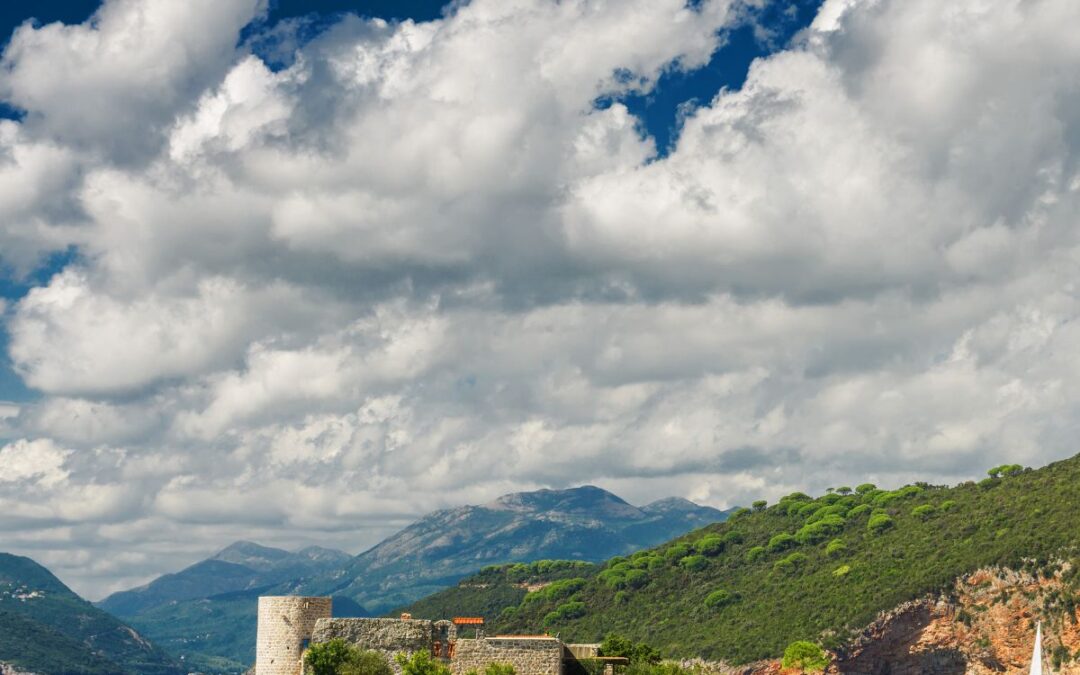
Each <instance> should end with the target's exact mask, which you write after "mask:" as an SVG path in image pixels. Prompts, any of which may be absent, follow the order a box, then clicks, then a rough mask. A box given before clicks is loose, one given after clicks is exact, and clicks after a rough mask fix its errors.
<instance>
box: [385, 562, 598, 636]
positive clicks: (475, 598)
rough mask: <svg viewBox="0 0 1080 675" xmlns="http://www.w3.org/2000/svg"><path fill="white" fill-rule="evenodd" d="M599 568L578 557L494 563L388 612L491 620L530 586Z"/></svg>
mask: <svg viewBox="0 0 1080 675" xmlns="http://www.w3.org/2000/svg"><path fill="white" fill-rule="evenodd" d="M597 569H598V567H597V566H596V565H594V564H592V563H587V562H582V561H580V560H538V561H536V562H532V563H514V564H509V565H493V566H491V567H487V568H485V569H483V570H481V571H480V572H479V573H478V574H475V575H473V576H471V577H469V578H468V579H466V580H464V581H462V582H461V583H460V584H458V585H457V586H454V587H452V588H447V589H446V590H444V591H440V592H438V593H435V594H434V595H429V596H428V597H426V598H424V599H423V600H420V601H418V602H415V603H413V604H411V605H409V606H408V607H405V608H402V609H401V610H397V611H394V612H391V613H390V616H396V615H397V614H398V613H399V612H401V611H406V612H409V613H410V614H412V615H413V617H415V618H417V619H447V618H452V617H455V616H482V617H484V620H485V621H486V622H488V623H491V622H492V621H494V620H495V619H496V618H498V616H499V615H500V614H501V613H502V612H503V610H505V609H506V608H507V607H516V606H518V605H519V604H521V602H522V601H523V600H524V599H525V597H526V596H527V595H529V590H528V589H529V588H530V587H536V586H539V585H549V584H550V585H554V584H555V583H556V582H565V581H567V580H577V579H582V578H583V577H585V576H591V575H592V574H595V572H596V570H597Z"/></svg>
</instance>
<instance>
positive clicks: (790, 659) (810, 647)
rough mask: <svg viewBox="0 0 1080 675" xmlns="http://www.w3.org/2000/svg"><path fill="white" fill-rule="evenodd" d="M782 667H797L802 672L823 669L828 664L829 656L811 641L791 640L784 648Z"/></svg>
mask: <svg viewBox="0 0 1080 675" xmlns="http://www.w3.org/2000/svg"><path fill="white" fill-rule="evenodd" d="M782 665H783V667H784V668H798V669H799V670H802V671H804V672H807V671H809V672H815V671H819V670H825V668H826V667H827V666H828V665H829V657H828V655H827V654H826V653H825V650H824V649H822V648H821V647H819V646H817V645H816V644H814V643H813V642H806V641H803V640H799V641H798V642H792V643H791V644H790V645H788V646H787V649H785V650H784V661H783V663H782Z"/></svg>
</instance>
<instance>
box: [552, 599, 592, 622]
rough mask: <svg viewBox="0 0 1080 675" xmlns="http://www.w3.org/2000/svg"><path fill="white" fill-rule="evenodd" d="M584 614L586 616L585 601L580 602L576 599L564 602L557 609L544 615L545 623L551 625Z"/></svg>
mask: <svg viewBox="0 0 1080 675" xmlns="http://www.w3.org/2000/svg"><path fill="white" fill-rule="evenodd" d="M582 616H585V603H584V602H578V601H576V600H573V601H570V602H564V603H563V604H561V605H559V606H558V607H556V608H555V611H553V612H548V613H547V615H546V616H544V625H545V626H550V625H551V624H553V623H558V622H560V621H568V620H570V619H576V618H578V617H582Z"/></svg>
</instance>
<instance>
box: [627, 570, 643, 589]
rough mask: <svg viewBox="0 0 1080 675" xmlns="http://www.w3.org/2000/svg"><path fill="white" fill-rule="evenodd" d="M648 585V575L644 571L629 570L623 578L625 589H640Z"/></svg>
mask: <svg viewBox="0 0 1080 675" xmlns="http://www.w3.org/2000/svg"><path fill="white" fill-rule="evenodd" d="M647 583H649V573H648V572H646V571H645V570H630V571H629V572H627V573H626V576H625V577H624V585H625V586H626V587H627V588H641V587H642V586H644V585H645V584H647Z"/></svg>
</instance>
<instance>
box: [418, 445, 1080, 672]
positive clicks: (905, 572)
mask: <svg viewBox="0 0 1080 675" xmlns="http://www.w3.org/2000/svg"><path fill="white" fill-rule="evenodd" d="M995 474H996V475H997V477H993V478H988V479H986V480H984V481H982V482H981V483H979V484H975V483H965V484H962V485H958V486H955V487H936V486H930V485H925V484H917V485H911V486H907V487H904V488H901V489H898V490H893V491H886V490H880V489H877V488H876V487H874V486H872V485H862V486H859V487H858V488H857V489H856V490H851V489H850V488H839V489H837V490H835V491H831V492H829V493H827V494H825V495H822V496H820V497H818V498H816V499H812V498H810V497H808V496H806V495H803V494H799V493H796V494H793V495H789V496H788V497H785V498H784V499H782V500H781V501H780V502H779V503H777V504H774V505H771V506H767V507H766V506H765V505H764V504H761V503H759V504H758V505H757V506H756V508H755V509H754V510H753V511H746V510H744V511H742V512H740V513H738V514H737V515H735V516H733V517H732V518H731V519H730V520H728V521H727V522H725V523H719V524H715V525H710V526H708V527H704V528H702V529H699V530H696V531H694V532H692V533H690V534H688V535H686V536H684V537H680V538H678V539H676V540H673V541H671V542H668V543H667V544H664V545H662V546H660V547H657V548H653V549H650V550H647V551H641V552H639V553H635V554H633V555H631V556H628V557H617V558H612V559H611V560H609V561H608V562H607V563H605V564H604V565H602V566H600V568H599V571H597V572H596V573H595V574H581V575H580V577H581V578H580V580H578V581H574V582H573V583H562V584H552V585H550V586H547V587H546V588H543V589H541V590H539V591H536V592H534V593H530V594H527V595H524V596H520V597H521V599H520V600H517V597H516V596H510V595H506V592H505V589H504V588H503V587H501V586H498V585H492V586H490V587H489V588H483V584H476V583H473V582H472V580H466V581H465V582H462V584H461V585H459V587H458V589H455V590H456V592H457V593H458V594H459V595H458V597H459V598H460V601H461V603H462V606H463V607H468V608H479V607H484V606H485V602H487V600H485V599H484V598H483V597H482V596H484V595H485V594H487V595H489V596H494V595H495V594H503V595H505V597H506V599H507V604H506V605H505V609H504V610H503V611H501V612H500V613H499V615H498V618H497V619H496V620H495V621H494V622H493V624H492V625H490V626H489V630H494V631H497V632H535V631H537V630H538V629H541V628H542V629H545V630H548V631H550V632H552V633H555V632H558V633H559V634H560V635H561V636H562V637H563V638H564V639H567V640H570V641H584V642H591V641H597V640H599V639H601V638H602V637H603V636H604V635H605V634H607V633H609V632H616V633H621V634H623V635H626V636H627V637H630V638H632V639H635V640H640V641H644V642H647V643H650V644H652V645H654V646H656V647H658V648H660V649H661V651H662V652H663V653H664V654H665V655H667V656H672V657H675V656H702V657H705V658H709V659H724V660H727V661H729V662H733V663H747V662H750V661H754V660H757V659H762V658H770V657H778V656H780V655H781V654H783V651H784V648H785V646H787V645H788V644H790V643H791V642H793V641H795V640H813V641H818V642H820V643H822V644H824V645H825V646H835V645H838V644H840V643H842V642H844V641H845V640H846V639H847V638H848V637H850V636H851V635H852V633H853V632H854V631H857V630H859V629H861V628H862V627H864V626H865V625H866V624H868V623H869V622H870V621H872V620H873V619H874V617H875V616H876V615H877V614H878V613H879V612H881V611H883V610H887V609H890V608H892V607H894V606H896V605H897V604H899V603H901V602H904V601H906V600H911V599H914V598H917V597H920V596H923V595H925V594H927V593H934V592H943V591H946V590H947V589H948V588H950V587H951V585H952V582H953V581H954V580H955V579H956V578H957V577H958V576H960V575H962V574H965V573H967V572H971V571H974V570H976V569H978V568H980V567H985V566H990V565H1002V566H1008V567H1012V568H1017V569H1023V568H1027V569H1033V568H1040V569H1046V568H1049V567H1050V566H1051V565H1052V563H1053V561H1055V560H1057V559H1071V558H1072V557H1073V556H1074V555H1075V554H1076V552H1077V544H1078V543H1080V490H1078V489H1077V486H1080V458H1072V459H1069V460H1066V461H1063V462H1058V463H1056V464H1052V465H1050V466H1047V467H1045V468H1043V469H1039V470H1037V471H1032V470H1029V469H1021V468H1020V467H1018V466H1011V467H1003V468H1002V469H1001V470H999V471H996V472H995ZM1078 562H1080V561H1078ZM453 600H454V596H453V595H450V594H449V593H446V594H442V595H441V597H440V596H433V597H432V598H428V599H427V600H425V601H424V603H427V605H429V606H430V607H432V608H434V607H436V606H438V605H437V604H436V603H441V604H442V607H440V609H444V610H449V611H443V614H444V616H445V615H450V614H459V613H461V612H459V611H457V610H456V609H454V608H453V607H452V604H451V602H452V601H453ZM515 600H516V602H515ZM490 601H491V602H492V603H495V598H494V597H491V598H490ZM424 603H417V605H414V606H413V607H419V606H422V605H423V604H424ZM485 611H486V612H487V613H488V615H493V614H494V611H493V610H492V609H490V608H488V609H486V610H485Z"/></svg>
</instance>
